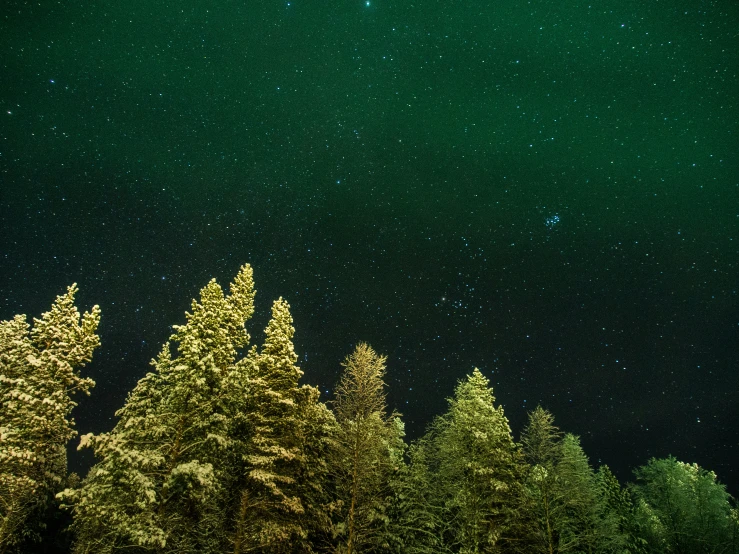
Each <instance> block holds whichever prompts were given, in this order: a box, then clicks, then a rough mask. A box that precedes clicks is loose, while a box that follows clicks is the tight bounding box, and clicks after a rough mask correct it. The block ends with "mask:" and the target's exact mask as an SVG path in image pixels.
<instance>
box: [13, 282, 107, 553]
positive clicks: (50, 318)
mask: <svg viewBox="0 0 739 554" xmlns="http://www.w3.org/2000/svg"><path fill="white" fill-rule="evenodd" d="M77 290H78V289H77V285H76V284H73V285H72V286H70V287H69V288H68V289H67V293H66V294H64V295H61V296H58V297H57V298H56V301H55V302H54V304H53V305H52V307H51V310H50V311H48V312H46V313H44V314H43V315H42V316H41V318H40V319H36V318H34V323H33V328H31V327H30V326H29V324H28V323H27V321H26V317H25V316H22V315H18V316H15V318H13V319H12V320H9V321H2V322H0V408H1V409H0V551H3V552H4V551H6V549H7V548H8V547H9V546H10V545H12V544H13V543H14V542H17V541H20V540H21V539H23V538H24V535H25V534H26V529H24V525H25V523H26V520H27V518H28V516H29V514H30V513H31V512H32V511H33V510H34V509H37V508H40V506H39V504H43V503H44V502H48V500H49V496H50V495H53V494H54V493H55V492H56V491H57V490H58V488H59V486H60V485H61V484H62V483H63V481H64V479H65V478H66V474H67V455H66V445H67V442H68V441H69V439H71V438H72V437H73V436H74V435H75V434H76V431H75V430H74V420H72V419H71V417H70V414H71V411H72V408H73V407H74V406H75V405H76V404H75V402H74V401H73V399H72V395H73V394H74V393H76V392H82V393H84V394H89V391H90V389H91V388H92V387H93V386H94V385H95V383H94V382H93V381H92V379H90V378H85V377H82V376H81V375H80V373H79V368H80V367H81V366H84V365H85V364H86V363H88V362H90V361H91V360H92V353H93V350H95V348H97V347H98V346H99V345H100V338H99V337H98V335H97V334H96V333H95V331H96V330H97V327H98V324H99V323H100V308H99V307H98V306H94V307H93V308H92V310H91V311H90V312H85V314H84V315H82V317H80V314H79V312H78V311H77V308H76V307H75V305H74V297H75V294H76V293H77Z"/></svg>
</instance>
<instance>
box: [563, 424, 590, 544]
mask: <svg viewBox="0 0 739 554" xmlns="http://www.w3.org/2000/svg"><path fill="white" fill-rule="evenodd" d="M555 473H556V479H557V481H558V482H557V488H558V489H559V491H560V494H559V497H560V498H561V503H560V510H561V511H560V515H561V517H559V518H558V535H559V544H558V549H557V552H561V553H564V552H595V551H596V549H597V542H598V535H597V518H598V509H599V505H598V493H597V484H596V482H595V474H594V472H593V468H592V467H591V466H590V462H588V457H587V456H586V454H585V452H584V451H583V449H582V447H581V446H580V439H579V438H578V437H576V436H575V435H572V434H570V433H567V434H566V435H565V436H564V438H563V439H562V443H561V456H560V460H559V463H558V464H557V467H556V471H555Z"/></svg>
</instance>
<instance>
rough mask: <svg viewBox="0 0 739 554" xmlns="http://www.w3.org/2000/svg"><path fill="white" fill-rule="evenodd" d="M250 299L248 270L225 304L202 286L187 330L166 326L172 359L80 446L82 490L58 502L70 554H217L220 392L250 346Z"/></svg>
mask: <svg viewBox="0 0 739 554" xmlns="http://www.w3.org/2000/svg"><path fill="white" fill-rule="evenodd" d="M253 300H254V286H253V278H252V270H251V268H250V267H249V266H248V265H245V266H243V267H242V268H241V270H240V271H239V273H238V275H237V276H236V278H235V280H234V282H233V283H232V284H231V294H230V295H229V296H225V295H224V294H223V291H222V290H221V287H220V286H219V285H218V284H217V283H216V282H215V280H211V282H210V283H208V285H206V286H205V287H204V288H203V289H202V290H201V292H200V302H196V301H195V300H193V302H192V311H191V312H190V313H187V314H186V317H187V323H186V324H185V325H181V326H175V333H174V334H173V335H172V337H171V338H170V341H173V342H175V343H176V344H177V356H176V357H173V356H172V352H171V349H170V343H169V342H168V343H166V344H165V345H164V347H163V348H162V351H161V353H160V354H159V356H158V357H157V359H156V360H154V361H152V365H153V366H154V371H153V372H151V373H149V374H147V375H146V376H145V377H144V378H143V379H141V380H140V381H139V383H138V384H137V386H136V388H135V389H134V390H133V391H132V392H131V393H130V394H129V396H128V399H127V401H126V404H125V406H124V407H123V408H122V409H121V410H119V411H118V412H117V413H116V415H117V416H118V418H119V421H118V423H117V424H116V426H115V428H114V429H113V431H112V432H110V433H104V434H101V435H97V436H95V435H92V434H88V435H85V436H84V437H83V438H82V441H81V443H80V448H84V447H89V448H92V449H93V451H94V452H95V455H96V457H97V458H98V460H99V461H98V463H97V464H96V465H95V466H94V467H93V468H92V469H91V470H90V473H89V474H88V476H87V478H86V479H85V480H84V481H83V483H82V485H81V487H79V488H76V489H67V490H65V491H64V492H63V493H61V494H60V498H62V500H63V501H64V502H65V503H66V504H67V505H68V507H70V508H71V509H72V513H73V515H74V524H73V529H74V531H75V533H76V542H75V552H78V553H82V552H90V553H93V552H94V553H100V554H104V553H107V552H129V551H135V550H136V549H140V550H144V551H146V550H149V551H157V552H178V553H188V552H193V553H194V552H198V553H201V552H202V553H206V552H221V551H222V549H223V546H224V544H223V543H224V537H223V530H222V528H221V527H222V522H223V513H222V510H221V508H220V506H219V505H220V502H219V499H220V498H222V496H223V491H222V487H221V483H222V472H223V460H224V459H225V458H226V453H227V451H228V446H229V437H228V421H229V413H228V410H229V408H230V407H231V406H233V404H234V402H233V401H232V399H231V396H232V391H231V390H230V389H229V388H227V387H224V386H223V384H224V382H227V381H229V376H230V374H232V373H233V372H235V371H237V367H236V364H235V359H236V355H237V351H238V349H240V348H243V347H244V346H246V344H247V342H248V340H249V335H248V334H247V332H246V330H245V329H244V322H245V321H246V320H247V319H248V318H249V317H251V315H252V312H253ZM231 381H233V379H231Z"/></svg>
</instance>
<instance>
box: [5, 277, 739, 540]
mask: <svg viewBox="0 0 739 554" xmlns="http://www.w3.org/2000/svg"><path fill="white" fill-rule="evenodd" d="M76 292H77V288H76V286H75V285H73V286H71V287H69V289H68V290H67V293H66V294H64V295H62V296H59V297H57V299H56V301H55V302H54V304H53V305H52V307H51V310H50V311H49V312H46V313H44V314H43V315H42V316H41V318H39V319H34V320H33V324H32V325H31V324H29V323H28V322H27V320H26V317H25V316H16V317H15V318H14V319H12V320H9V321H3V322H1V323H0V387H1V388H0V402H2V412H1V413H0V517H1V518H2V519H1V521H0V553H10V552H74V553H78V554H82V553H89V554H107V553H114V552H115V553H178V554H189V553H198V554H210V553H219V554H227V553H231V554H240V553H255V552H256V553H285V554H287V553H313V552H315V553H323V552H325V553H342V554H364V553H367V554H369V553H407V554H447V553H448V554H452V553H459V554H473V553H532V554H533V553H542V554H554V553H562V554H564V553H592V554H595V553H614V554H615V553H624V554H625V553H644V554H648V553H675V554H700V553H706V554H708V553H712V554H719V553H738V552H739V517H738V512H737V510H736V509H735V508H734V507H733V506H734V504H733V502H734V501H733V499H732V498H731V497H730V496H729V494H728V493H727V492H726V490H725V488H724V486H723V485H721V484H720V483H719V482H718V481H717V479H716V475H715V474H714V473H712V472H710V471H707V470H705V469H702V468H700V467H699V466H697V465H695V464H688V463H683V462H680V461H678V460H676V459H674V458H671V457H670V458H666V459H652V460H650V461H649V462H648V463H647V464H646V465H644V466H642V467H640V468H638V469H637V470H635V472H634V477H635V480H634V482H633V483H631V484H629V485H628V486H626V487H622V486H621V485H620V484H619V482H618V481H617V479H616V478H615V477H614V475H613V474H612V473H611V471H609V469H608V467H606V466H601V467H599V468H597V470H595V469H593V468H592V467H591V465H590V464H589V462H588V458H587V456H586V455H585V453H584V452H583V449H582V447H581V446H580V442H579V439H578V438H577V437H576V436H574V435H572V434H568V433H564V432H562V431H561V430H560V429H559V428H558V427H557V425H556V424H555V422H554V417H553V416H552V414H551V413H549V412H548V411H546V410H544V409H543V408H541V407H538V408H536V409H535V410H534V411H532V412H531V413H530V414H529V418H528V423H527V425H526V427H525V428H524V429H523V431H522V433H521V435H520V438H519V440H518V441H515V440H514V437H513V434H512V432H511V428H510V426H509V423H508V420H507V419H506V417H505V415H504V413H503V409H502V407H501V406H499V405H496V401H495V397H494V394H493V390H492V388H491V387H490V384H489V382H488V380H487V379H486V378H485V377H484V376H483V375H482V373H481V372H480V371H478V370H475V371H473V372H472V374H470V375H468V376H467V377H466V378H465V379H463V380H461V381H460V382H459V383H458V385H457V387H456V389H455V390H454V391H453V395H452V396H451V398H450V399H449V401H448V402H449V403H448V409H447V411H446V413H444V414H443V415H440V416H438V417H437V418H436V419H435V420H434V421H433V422H432V423H431V424H430V426H429V428H428V430H427V433H426V434H425V435H424V436H423V437H421V438H420V439H419V440H417V441H415V442H413V443H411V444H406V441H405V440H404V431H403V423H402V420H401V418H400V416H399V414H397V413H395V412H391V411H390V410H389V409H388V406H387V404H386V392H385V388H386V387H385V382H384V376H385V364H386V359H385V357H383V356H380V355H378V354H377V353H376V352H375V351H374V350H373V349H372V348H371V347H370V346H369V345H367V344H359V345H358V346H357V347H356V348H355V350H354V351H353V352H351V353H349V355H348V356H347V358H346V359H345V361H344V363H343V374H342V376H341V380H340V382H339V383H338V385H337V387H336V391H335V398H334V399H333V400H332V401H331V402H329V403H328V404H325V403H323V402H321V401H320V400H319V392H318V390H317V389H316V388H315V387H313V386H310V385H305V384H300V379H301V377H302V375H303V373H302V371H301V370H300V369H299V367H298V366H297V365H296V363H297V356H296V354H295V351H294V348H293V342H292V338H293V333H294V328H293V323H292V317H291V315H290V309H289V306H288V304H287V302H285V301H284V300H283V299H279V300H277V301H275V302H274V303H273V305H272V316H271V319H270V321H269V324H268V325H267V328H266V329H265V333H264V337H265V338H264V343H263V344H262V345H261V346H259V347H258V346H256V345H250V336H249V334H248V333H247V330H246V327H245V322H247V321H248V320H249V318H250V317H251V316H252V314H253V312H254V295H255V290H254V282H253V275H252V270H251V268H250V266H249V265H244V266H243V267H242V268H241V269H240V271H239V273H238V275H237V276H236V277H235V279H234V280H233V282H232V283H231V284H230V288H229V291H228V294H226V293H224V291H223V290H222V288H221V287H220V286H219V285H218V284H217V283H216V281H215V280H212V281H211V282H209V283H208V284H207V285H206V286H205V287H204V288H203V289H202V290H201V291H200V299H199V300H197V301H196V300H193V302H192V306H191V309H190V311H189V312H187V313H186V323H185V324H184V325H180V326H175V327H174V333H173V334H172V336H171V337H170V339H169V341H168V342H167V343H166V344H164V346H163V348H162V350H161V352H160V353H159V355H158V356H157V358H156V359H155V360H153V361H152V370H151V372H149V373H148V374H147V375H146V376H144V377H143V378H142V379H141V380H140V381H139V382H138V384H137V385H136V387H135V388H134V389H133V390H132V391H131V392H130V393H129V394H128V397H127V399H126V402H125V405H124V406H123V407H122V408H121V409H120V410H118V412H116V416H117V423H116V425H115V427H114V428H113V429H112V430H111V431H110V432H108V433H102V434H99V435H93V434H87V435H84V436H82V437H81V439H80V443H79V447H80V448H86V449H91V450H92V451H93V452H94V454H95V460H96V463H95V464H94V466H93V467H92V468H91V469H90V471H89V473H88V474H87V476H85V477H84V478H83V479H81V478H80V477H78V476H77V475H75V474H68V472H67V460H66V446H67V443H68V441H70V440H71V439H72V438H73V437H74V436H75V434H76V433H75V430H74V421H73V420H72V419H71V411H72V408H73V407H74V406H75V402H74V400H73V398H74V396H75V395H76V394H78V393H83V394H89V391H90V389H91V388H92V387H93V385H94V383H93V381H92V380H91V379H89V378H86V377H83V376H82V375H81V373H80V368H81V367H83V366H84V365H85V364H86V363H88V362H90V361H91V359H92V355H93V351H94V350H95V348H97V347H98V346H99V345H100V340H99V337H98V335H97V334H96V330H97V327H98V324H99V321H100V309H99V308H98V307H97V306H95V307H94V308H93V309H92V310H91V311H89V312H86V313H84V314H83V315H80V313H79V312H78V310H77V308H76V307H75V303H74V301H75V293H76ZM450 392H452V391H450Z"/></svg>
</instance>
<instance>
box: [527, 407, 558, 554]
mask: <svg viewBox="0 0 739 554" xmlns="http://www.w3.org/2000/svg"><path fill="white" fill-rule="evenodd" d="M562 435H563V434H562V432H561V431H560V430H559V428H558V427H557V426H556V425H554V416H553V415H552V414H551V413H550V412H548V411H547V410H545V409H543V408H542V407H541V406H537V408H536V409H535V410H534V411H533V412H530V413H529V421H528V424H527V426H526V428H525V429H524V431H523V433H522V435H521V445H522V446H523V454H524V459H525V460H526V462H527V464H528V467H527V472H526V479H525V483H526V491H527V496H528V503H527V506H528V510H527V512H528V514H529V517H530V520H531V532H530V540H531V543H532V544H531V549H532V551H533V552H541V553H546V554H553V553H554V552H555V551H557V550H558V545H557V543H558V537H559V529H558V526H559V522H558V518H559V515H560V512H561V510H560V508H559V504H560V502H561V496H560V493H561V490H560V488H559V487H558V486H557V481H556V477H557V474H556V467H557V464H558V463H559V460H560V457H561V440H562Z"/></svg>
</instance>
